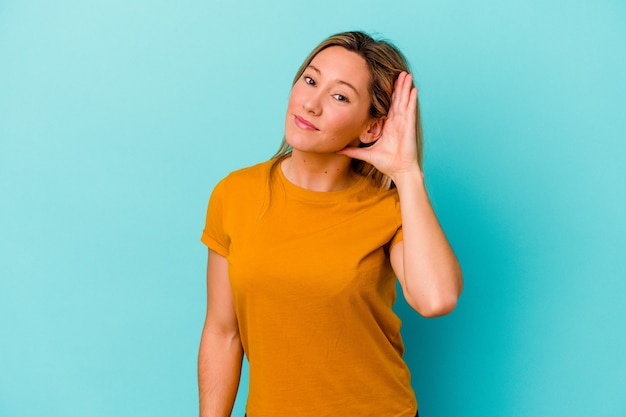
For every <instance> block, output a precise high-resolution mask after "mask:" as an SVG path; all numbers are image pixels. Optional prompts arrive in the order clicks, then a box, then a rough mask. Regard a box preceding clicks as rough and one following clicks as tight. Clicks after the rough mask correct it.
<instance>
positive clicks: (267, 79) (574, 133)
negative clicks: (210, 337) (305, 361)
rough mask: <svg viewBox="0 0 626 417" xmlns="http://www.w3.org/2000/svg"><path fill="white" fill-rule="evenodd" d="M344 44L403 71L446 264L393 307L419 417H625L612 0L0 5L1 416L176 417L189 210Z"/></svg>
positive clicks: (200, 313) (186, 372) (198, 309)
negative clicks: (304, 77) (448, 282)
mask: <svg viewBox="0 0 626 417" xmlns="http://www.w3.org/2000/svg"><path fill="white" fill-rule="evenodd" d="M348 29H362V30H366V31H370V32H372V33H375V34H376V33H379V34H382V35H383V36H384V37H386V38H387V39H390V40H392V41H394V42H395V43H396V44H397V45H398V46H399V47H400V48H401V49H402V50H403V51H404V52H405V54H406V55H407V56H408V57H409V59H410V61H411V62H412V65H413V69H414V73H415V76H416V81H417V84H418V86H419V89H420V99H421V104H422V109H423V120H424V129H425V134H426V141H427V143H426V159H425V172H426V176H427V184H428V186H429V190H430V193H431V196H432V200H433V203H434V205H435V208H436V210H437V213H438V215H439V217H440V220H441V223H442V225H443V226H444V229H445V230H446V233H447V234H448V236H449V238H450V241H451V242H452V245H453V246H454V248H455V251H456V252H457V254H458V257H459V258H460V260H461V263H462V265H463V269H464V276H465V292H464V294H463V296H462V298H461V300H460V303H459V306H458V308H457V310H456V311H455V312H454V313H453V314H452V315H450V316H448V317H445V318H440V319H434V320H426V319H422V318H420V317H419V316H418V315H417V314H413V313H411V312H410V311H409V310H408V308H407V307H406V305H405V304H404V303H403V302H400V303H399V304H398V307H397V309H398V312H399V314H401V316H402V318H403V321H404V336H405V341H406V347H407V353H406V359H407V361H408V362H409V364H410V366H411V368H412V371H413V382H414V387H415V389H416V392H417V395H418V399H419V401H420V411H421V414H422V415H423V416H424V417H426V416H437V417H458V416H465V417H469V416H472V417H473V416H476V417H490V416H498V417H500V416H507V417H511V416H524V417H528V416H537V417H539V416H541V417H543V416H550V417H560V416H571V415H593V416H606V417H613V416H615V417H617V416H620V417H623V416H625V415H626V395H625V394H624V393H625V392H626V331H625V327H626V326H625V325H624V319H626V303H625V302H624V296H625V294H626V279H625V278H626V261H625V259H626V256H624V252H625V249H626V220H625V213H626V191H625V190H626V187H625V181H624V180H625V179H626V178H625V177H626V175H625V174H626V172H625V164H624V160H625V157H626V145H625V143H624V142H625V141H624V140H625V139H626V138H625V136H626V135H625V134H624V132H626V117H625V116H624V112H625V111H626V100H625V98H624V97H626V52H625V51H626V3H624V2H623V1H618V0H614V1H611V0H603V1H597V2H587V1H553V2H544V1H535V0H533V1H529V0H526V1H515V2H502V1H498V0H478V1H472V2H460V1H458V2H455V1H446V0H441V1H436V2H435V1H426V0H419V1H414V0H413V1H392V2H382V1H380V2H363V1H356V0H350V1H342V2H338V1H336V0H332V1H331V0H320V1H317V2H313V3H310V2H307V3H294V2H293V1H276V2H272V3H271V4H266V3H264V2H252V1H249V2H244V1H232V2H216V1H173V0H172V1H166V0H159V1H154V0H153V1H148V0H136V1H132V0H131V1H128V0H125V1H121V0H109V1H84V0H82V1H78V0H74V1H71V0H64V1H56V2H49V1H28V0H23V1H10V0H3V1H0V199H1V200H0V201H1V204H0V338H1V339H0V416H20V417H29V416H40V415H46V416H63V417H74V416H76V417H79V416H80V417H85V416H118V417H123V416H174V415H176V416H182V415H195V414H196V413H197V389H196V353H197V347H198V342H199V337H200V331H201V327H202V323H203V319H204V308H205V281H204V279H205V278H204V272H205V262H206V248H205V247H204V246H203V245H202V244H201V243H200V242H199V237H200V233H201V230H202V228H203V223H204V215H205V209H206V203H207V200H208V197H209V195H210V192H211V190H212V187H213V186H214V185H215V183H216V182H217V181H218V180H219V179H220V178H222V177H223V176H225V175H226V174H227V173H228V172H229V171H231V170H233V169H236V168H240V167H243V166H246V165H250V164H253V163H256V162H260V161H263V160H265V159H267V158H269V157H270V156H271V155H272V154H273V152H274V151H275V149H276V148H277V146H278V144H279V142H280V138H281V137H282V128H283V120H284V111H285V108H286V103H287V98H288V95H289V89H290V81H291V78H292V77H293V75H294V73H295V71H296V69H297V67H298V66H299V65H300V63H301V61H302V60H303V59H304V57H305V56H306V55H307V53H308V52H309V50H310V49H312V48H313V47H314V46H315V45H316V44H317V43H318V42H319V41H321V40H322V39H323V38H325V37H326V36H328V35H330V34H332V33H335V32H338V31H343V30H348ZM246 378H247V377H246V376H245V375H244V382H243V385H242V391H243V392H242V393H241V394H242V395H240V397H239V398H238V401H237V404H236V408H235V412H234V415H235V416H241V415H243V407H244V401H245V398H244V397H245V382H246V381H247V379H246Z"/></svg>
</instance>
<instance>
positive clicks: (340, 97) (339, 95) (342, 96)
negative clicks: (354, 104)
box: [335, 94, 350, 103]
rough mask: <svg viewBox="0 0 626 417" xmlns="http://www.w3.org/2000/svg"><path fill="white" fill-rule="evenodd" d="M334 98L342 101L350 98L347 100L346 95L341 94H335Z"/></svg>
mask: <svg viewBox="0 0 626 417" xmlns="http://www.w3.org/2000/svg"><path fill="white" fill-rule="evenodd" d="M335 100H337V101H343V102H346V103H347V102H349V101H350V100H348V97H346V96H344V95H343V94H335Z"/></svg>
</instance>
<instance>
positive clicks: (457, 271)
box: [340, 72, 463, 317]
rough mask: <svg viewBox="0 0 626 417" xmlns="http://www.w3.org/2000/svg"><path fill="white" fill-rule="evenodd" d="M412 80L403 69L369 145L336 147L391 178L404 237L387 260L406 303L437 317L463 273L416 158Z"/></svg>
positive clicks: (453, 299) (447, 307)
mask: <svg viewBox="0 0 626 417" xmlns="http://www.w3.org/2000/svg"><path fill="white" fill-rule="evenodd" d="M412 82H413V79H412V76H411V75H410V74H407V73H405V72H403V73H401V74H400V76H399V77H398V79H397V80H396V83H395V86H394V91H393V96H392V102H391V108H390V109H389V114H388V117H387V119H386V120H385V121H384V126H383V128H382V132H381V136H380V138H379V139H378V140H377V141H376V143H375V144H374V145H372V146H370V147H367V148H352V147H349V148H345V149H343V150H342V151H340V153H341V154H343V155H346V156H349V157H351V158H357V159H362V160H364V161H366V162H369V163H371V164H372V165H374V166H375V167H376V168H377V169H378V170H379V171H381V172H383V173H385V174H386V175H388V176H390V177H391V178H392V180H393V182H394V183H395V184H396V187H397V188H398V194H399V196H400V209H401V212H402V233H403V240H402V241H401V242H399V243H397V244H396V245H394V246H393V248H392V249H391V254H390V259H391V265H392V267H393V269H394V272H395V273H396V275H397V276H398V280H399V281H400V285H401V286H402V291H403V293H404V297H405V298H406V300H407V302H408V303H409V305H410V306H411V307H413V308H414V309H415V310H416V311H417V312H418V313H420V314H421V315H423V316H424V317H437V316H442V315H445V314H448V313H450V312H451V311H452V310H453V309H454V307H455V306H456V303H457V299H458V298H459V296H460V294H461V291H462V289H463V279H462V274H461V267H460V265H459V262H458V260H457V259H456V256H455V255H454V252H453V251H452V248H451V247H450V244H449V243H448V240H447V239H446V236H445V234H444V233H443V230H442V229H441V226H440V225H439V222H438V220H437V216H436V215H435V212H434V210H433V208H432V206H431V204H430V201H429V199H428V194H427V193H426V187H425V186H424V175H423V173H422V170H421V169H420V167H419V164H418V162H417V146H416V141H415V138H416V130H415V119H416V115H417V89H416V88H415V87H413V86H412Z"/></svg>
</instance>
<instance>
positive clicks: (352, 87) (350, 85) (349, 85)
mask: <svg viewBox="0 0 626 417" xmlns="http://www.w3.org/2000/svg"><path fill="white" fill-rule="evenodd" d="M309 68H311V69H312V70H313V71H315V72H317V73H318V74H321V73H322V71H320V70H319V68H317V67H316V66H315V65H310V64H309ZM337 82H338V83H339V84H343V85H345V86H348V87H350V88H351V89H352V90H354V92H355V93H356V95H357V96H361V95H360V94H359V92H358V90H357V89H356V88H355V87H354V86H353V85H352V84H350V83H349V82H347V81H343V80H337Z"/></svg>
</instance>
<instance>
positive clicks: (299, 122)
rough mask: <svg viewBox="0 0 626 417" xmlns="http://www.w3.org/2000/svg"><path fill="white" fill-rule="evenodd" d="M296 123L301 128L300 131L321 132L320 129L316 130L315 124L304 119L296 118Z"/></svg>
mask: <svg viewBox="0 0 626 417" xmlns="http://www.w3.org/2000/svg"><path fill="white" fill-rule="evenodd" d="M295 122H296V125H297V126H298V127H299V128H300V129H304V130H319V129H318V128H316V127H315V126H314V125H313V123H311V122H309V121H308V120H306V119H303V118H302V117H300V116H296V118H295Z"/></svg>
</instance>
